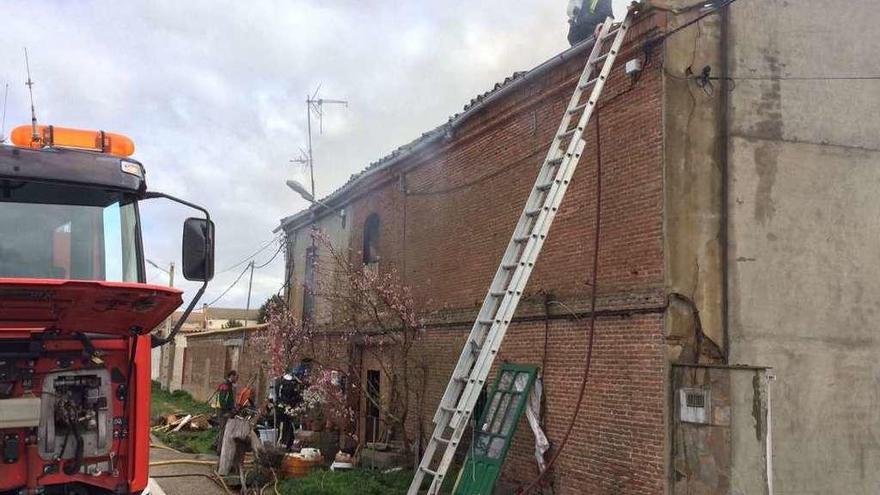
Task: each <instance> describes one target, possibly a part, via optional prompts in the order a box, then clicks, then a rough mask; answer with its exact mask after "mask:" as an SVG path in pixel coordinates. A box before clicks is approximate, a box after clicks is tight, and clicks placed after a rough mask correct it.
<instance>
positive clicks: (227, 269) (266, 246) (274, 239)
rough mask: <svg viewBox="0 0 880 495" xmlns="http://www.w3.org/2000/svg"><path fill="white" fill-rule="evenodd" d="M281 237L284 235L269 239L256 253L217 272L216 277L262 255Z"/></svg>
mask: <svg viewBox="0 0 880 495" xmlns="http://www.w3.org/2000/svg"><path fill="white" fill-rule="evenodd" d="M283 235H284V233H279V234H278V235H276V236H275V237H273V238H271V239H269V242H267V243H265V244H263V245H262V246H261V247H260V248H259V249H257V250H256V251H254V252H253V253H252V254H251V255H250V256H247V257H246V258H244V259H242V260H241V261H239V262H238V263H235V264H234V265H230V266H229V267H227V268H224V269H223V270H221V271H220V272H218V275H219V274H220V273H226V272H228V271H230V270H232V269H234V268H238V267H239V266H241V265H243V264H244V263H247V262H248V261H250V260H252V259H254V258H255V257H256V256H257V255H258V254H260V253H262V252H263V251H265V250H266V249H267V248H268V247H269V246H271V245H272V243H273V242H275V241H277V240H278V239H280V238H281V236H283Z"/></svg>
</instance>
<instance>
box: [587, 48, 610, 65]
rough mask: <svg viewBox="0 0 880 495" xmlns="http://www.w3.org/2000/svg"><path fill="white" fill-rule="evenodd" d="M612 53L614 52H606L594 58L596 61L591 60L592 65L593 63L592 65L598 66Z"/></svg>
mask: <svg viewBox="0 0 880 495" xmlns="http://www.w3.org/2000/svg"><path fill="white" fill-rule="evenodd" d="M613 51H614V50H611V51H609V52H607V53H603V54H602V55H599V56H598V57H596V60H593V62H592V63H593V64H598V63H599V62H602V61H603V60H605V59H606V58H608V55H609V54H610V53H611V52H613Z"/></svg>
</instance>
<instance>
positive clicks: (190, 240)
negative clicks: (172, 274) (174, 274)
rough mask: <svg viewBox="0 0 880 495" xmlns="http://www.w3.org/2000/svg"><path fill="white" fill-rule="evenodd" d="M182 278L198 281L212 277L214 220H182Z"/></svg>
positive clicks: (204, 280) (205, 280)
mask: <svg viewBox="0 0 880 495" xmlns="http://www.w3.org/2000/svg"><path fill="white" fill-rule="evenodd" d="M183 278H185V279H187V280H194V281H198V282H207V281H208V280H211V279H212V278H214V222H212V221H210V220H206V219H204V218H187V219H186V221H185V222H183Z"/></svg>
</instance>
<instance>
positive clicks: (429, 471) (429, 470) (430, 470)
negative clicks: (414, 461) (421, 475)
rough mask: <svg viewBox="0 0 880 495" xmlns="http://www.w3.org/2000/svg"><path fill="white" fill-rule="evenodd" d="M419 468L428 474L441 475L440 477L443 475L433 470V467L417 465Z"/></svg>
mask: <svg viewBox="0 0 880 495" xmlns="http://www.w3.org/2000/svg"><path fill="white" fill-rule="evenodd" d="M419 469H421V470H422V471H424V472H425V473H428V474H430V475H431V476H435V477H436V476H441V477H442V476H443V475H441V474H438V473H437V471H434V470H433V469H429V468H426V467H425V466H419Z"/></svg>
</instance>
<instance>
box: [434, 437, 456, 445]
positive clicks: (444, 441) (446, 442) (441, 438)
mask: <svg viewBox="0 0 880 495" xmlns="http://www.w3.org/2000/svg"><path fill="white" fill-rule="evenodd" d="M434 440H436V441H437V442H440V443H445V444H447V445H448V444H449V442H451V441H452V440H450V439H448V438H443V437H434Z"/></svg>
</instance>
